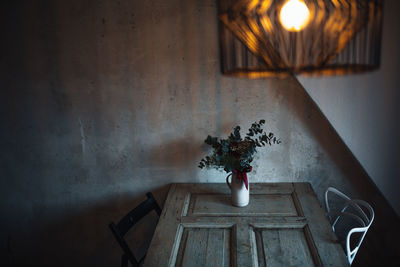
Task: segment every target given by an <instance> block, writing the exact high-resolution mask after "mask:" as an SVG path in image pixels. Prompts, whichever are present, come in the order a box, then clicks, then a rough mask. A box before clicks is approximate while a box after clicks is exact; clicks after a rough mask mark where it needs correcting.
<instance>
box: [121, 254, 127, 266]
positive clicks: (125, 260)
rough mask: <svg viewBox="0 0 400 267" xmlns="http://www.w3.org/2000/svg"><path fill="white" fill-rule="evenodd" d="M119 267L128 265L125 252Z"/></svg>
mask: <svg viewBox="0 0 400 267" xmlns="http://www.w3.org/2000/svg"><path fill="white" fill-rule="evenodd" d="M121 267H128V257H127V256H126V255H125V254H122V257H121Z"/></svg>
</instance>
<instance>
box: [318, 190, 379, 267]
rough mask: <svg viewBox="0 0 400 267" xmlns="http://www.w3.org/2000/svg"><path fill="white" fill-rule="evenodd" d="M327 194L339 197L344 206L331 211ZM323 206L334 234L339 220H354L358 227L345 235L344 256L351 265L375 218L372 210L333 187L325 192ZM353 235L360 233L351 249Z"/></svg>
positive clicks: (364, 203) (363, 202) (367, 205)
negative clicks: (345, 255)
mask: <svg viewBox="0 0 400 267" xmlns="http://www.w3.org/2000/svg"><path fill="white" fill-rule="evenodd" d="M328 193H333V194H335V195H336V196H338V197H340V199H341V200H343V201H344V205H343V206H342V207H341V208H340V209H337V210H332V209H331V206H330V205H329V201H328ZM325 206H326V210H327V215H328V217H329V219H330V220H331V224H332V230H333V231H334V232H335V233H336V226H337V223H338V221H339V219H341V218H342V219H343V218H345V217H347V218H351V219H354V220H355V221H356V222H357V224H358V225H359V226H358V227H354V228H352V229H350V230H349V232H348V233H347V235H346V245H345V246H346V254H347V260H348V261H349V263H350V265H351V264H352V262H353V260H354V258H355V257H356V254H357V252H358V249H359V248H360V245H361V243H362V241H363V240H364V237H365V235H366V234H367V231H368V229H369V227H370V226H371V224H372V222H373V220H374V217H375V213H374V210H373V208H372V207H371V206H370V205H369V204H368V203H367V202H365V201H363V200H358V199H350V198H349V197H348V196H346V195H345V194H343V193H342V192H340V191H339V190H337V189H336V188H333V187H329V188H328V189H327V190H326V191H325ZM366 212H367V213H368V214H367V213H366ZM355 233H360V234H361V237H359V239H358V241H357V242H356V243H355V244H356V245H355V247H354V248H353V249H352V248H351V242H350V241H351V236H352V235H353V234H355Z"/></svg>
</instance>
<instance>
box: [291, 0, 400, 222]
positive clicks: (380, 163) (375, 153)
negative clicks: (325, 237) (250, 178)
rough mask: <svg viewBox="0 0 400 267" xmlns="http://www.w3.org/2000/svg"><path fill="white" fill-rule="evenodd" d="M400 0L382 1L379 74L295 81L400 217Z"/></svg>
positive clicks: (305, 78) (300, 78)
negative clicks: (299, 84)
mask: <svg viewBox="0 0 400 267" xmlns="http://www.w3.org/2000/svg"><path fill="white" fill-rule="evenodd" d="M398 10H400V1H396V0H386V1H385V3H384V23H383V37H382V54H381V55H382V60H381V61H382V62H381V68H380V69H379V70H378V71H375V72H372V73H368V74H363V75H351V76H342V77H330V78H327V77H318V78H307V77H302V76H300V77H298V79H299V81H300V82H301V84H302V85H303V86H304V88H305V89H306V90H307V93H308V94H309V95H310V96H311V97H312V99H313V100H314V101H315V102H316V103H317V105H318V107H319V108H320V109H321V111H322V112H323V113H324V115H325V116H326V117H327V119H328V120H329V122H330V123H331V124H332V125H333V127H334V128H335V130H336V131H337V132H338V134H339V135H340V137H341V138H342V139H343V141H344V142H345V143H346V145H347V146H348V147H349V149H350V150H351V152H352V153H353V154H354V155H355V156H356V158H357V160H359V161H360V163H361V165H362V166H363V167H364V168H365V170H366V171H367V173H368V175H369V176H370V177H371V178H372V180H373V181H374V183H375V184H376V185H377V186H378V188H379V189H380V190H381V191H382V192H383V194H384V195H385V197H386V198H387V199H388V200H389V202H390V203H391V205H392V207H393V208H394V209H395V210H396V212H397V214H398V215H399V214H400V179H399V178H400V161H399V156H398V150H399V149H400V128H399V125H400V119H399V117H400V76H399V70H400V50H399V47H400V28H399V25H400V16H399V15H398Z"/></svg>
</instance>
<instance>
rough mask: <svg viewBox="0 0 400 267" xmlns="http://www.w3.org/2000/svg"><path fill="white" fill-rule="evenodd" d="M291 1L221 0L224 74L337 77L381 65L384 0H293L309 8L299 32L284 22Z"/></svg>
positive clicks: (220, 15) (221, 38) (255, 76)
mask: <svg viewBox="0 0 400 267" xmlns="http://www.w3.org/2000/svg"><path fill="white" fill-rule="evenodd" d="M289 1H293V0H237V1H234V0H220V2H219V18H220V21H221V22H222V25H221V27H220V45H221V62H222V64H221V68H222V72H223V73H224V74H231V75H235V76H245V77H251V78H258V77H269V76H284V75H288V74H298V73H302V74H309V75H320V74H323V75H337V74H350V73H359V72H365V71H371V70H374V69H377V68H379V65H380V50H381V49H380V48H381V31H382V27H381V26H382V5H383V0H347V1H346V0H294V1H297V2H301V3H302V4H304V6H306V7H307V9H308V17H307V21H306V24H305V26H303V28H301V29H300V30H298V29H297V30H295V29H292V30H288V29H287V28H286V27H285V26H284V24H283V22H282V18H281V16H282V14H281V13H282V12H281V11H282V9H283V7H284V6H285V4H287V3H288V2H289ZM296 16H297V14H296V13H294V14H292V15H291V17H289V18H296Z"/></svg>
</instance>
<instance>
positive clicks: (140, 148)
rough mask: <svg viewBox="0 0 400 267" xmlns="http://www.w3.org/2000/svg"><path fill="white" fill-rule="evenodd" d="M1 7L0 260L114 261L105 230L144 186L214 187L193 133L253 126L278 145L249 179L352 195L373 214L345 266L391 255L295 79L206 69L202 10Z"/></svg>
mask: <svg viewBox="0 0 400 267" xmlns="http://www.w3.org/2000/svg"><path fill="white" fill-rule="evenodd" d="M3 10H4V11H5V12H4V14H2V16H0V17H1V19H2V23H1V25H3V27H5V29H6V30H5V31H3V33H2V34H3V38H2V44H1V45H2V47H3V49H2V51H3V53H2V55H1V58H0V62H1V63H0V64H1V65H0V67H1V71H0V77H1V79H0V81H1V93H0V94H1V98H0V99H1V104H0V109H1V112H0V116H1V121H2V127H3V128H2V131H1V132H0V145H1V148H2V153H1V161H0V162H1V173H0V175H1V180H0V193H1V194H0V195H1V201H0V208H1V210H0V223H1V227H0V251H1V254H0V259H1V261H2V262H1V263H0V264H10V265H29V264H31V265H34V266H54V265H57V266H118V265H119V260H120V258H119V256H120V250H119V247H118V246H117V244H116V243H115V241H114V240H113V238H112V236H111V233H110V232H109V230H108V227H107V225H108V223H109V222H110V221H111V220H114V221H116V220H118V219H119V218H121V216H122V215H123V214H125V213H126V212H127V211H128V210H130V209H131V208H132V207H134V206H135V205H136V204H138V203H139V202H140V201H141V200H143V196H144V193H145V192H146V191H150V190H151V191H153V192H154V193H155V196H156V198H157V199H158V201H159V202H161V203H162V202H163V200H164V199H165V196H166V193H167V190H168V184H170V183H172V182H224V179H225V176H226V175H225V174H224V173H222V172H218V171H214V170H209V171H204V170H200V169H198V168H197V164H198V161H199V160H200V159H201V158H202V157H203V156H204V155H205V154H206V152H207V148H206V147H205V146H204V145H203V140H204V138H205V137H206V136H207V134H212V135H218V136H224V135H227V134H228V133H229V132H230V131H231V129H232V128H233V127H234V126H235V125H237V124H239V125H241V126H242V127H243V128H244V129H246V128H247V127H249V126H250V124H251V123H252V122H253V121H255V120H259V119H262V118H264V119H266V121H267V127H266V128H267V130H271V131H273V132H274V133H276V134H277V135H278V136H279V137H280V138H281V139H282V141H283V142H282V144H281V145H279V146H274V147H272V148H268V149H265V150H263V151H262V152H260V153H259V154H258V156H257V159H256V161H255V164H254V171H253V172H252V173H251V174H250V182H256V181H259V182H272V181H309V182H311V183H312V185H313V187H314V189H315V191H316V192H317V194H318V197H319V198H320V199H321V196H322V192H323V190H324V189H325V188H326V187H327V186H328V185H332V186H336V187H338V188H340V189H342V190H343V191H344V192H346V193H348V194H351V195H353V196H357V197H361V198H364V199H366V200H368V201H370V202H371V203H372V204H373V205H374V207H377V213H378V214H377V215H378V216H377V217H378V219H377V221H376V224H375V225H374V228H373V229H371V234H370V235H369V237H368V238H369V240H370V241H369V242H368V243H369V244H371V245H370V246H371V250H366V249H364V251H362V252H360V258H359V259H360V260H359V261H360V264H361V265H359V266H366V265H362V263H363V262H364V263H365V262H369V263H373V262H381V263H382V262H385V260H386V262H389V263H390V262H391V256H393V255H395V253H397V251H396V246H393V245H392V240H393V237H394V234H393V231H385V232H383V229H390V226H392V225H393V224H394V225H396V223H398V219H397V218H396V217H395V215H394V213H393V211H392V210H391V209H390V207H388V205H387V203H386V202H385V200H384V198H383V197H382V196H381V195H380V194H379V192H378V191H376V190H375V188H374V186H373V184H372V183H370V182H369V178H368V175H367V174H366V173H365V172H364V170H363V168H362V167H361V166H360V165H359V164H358V161H357V160H356V159H355V158H354V157H353V155H352V153H350V151H349V150H348V149H347V147H346V146H345V145H344V143H343V142H342V141H341V139H340V138H339V136H338V135H337V134H336V132H335V131H334V129H333V128H332V127H331V125H330V124H329V122H328V121H327V120H326V119H325V117H324V116H323V115H322V113H321V112H320V110H319V109H318V107H317V106H316V105H315V103H314V102H313V101H312V99H311V98H309V96H308V95H307V93H306V92H305V91H304V90H303V88H302V86H301V85H300V84H299V83H298V82H297V80H296V79H295V78H294V77H289V78H287V79H262V80H246V79H237V78H230V77H224V76H222V75H221V74H220V71H219V51H218V39H217V36H218V33H217V28H218V27H217V17H216V13H217V10H216V2H215V1H213V0H207V1H195V0H189V1H188V0H171V1H161V0H155V1H35V2H34V1H26V2H19V3H11V4H8V6H6V7H4V8H3ZM149 221H150V220H149ZM145 229H146V230H147V229H148V228H146V227H145ZM135 238H136V239H138V240H139V241H141V240H144V239H146V234H144V233H142V234H141V235H139V236H136V237H135ZM382 246H383V247H382ZM386 247H387V248H386ZM383 248H385V249H383ZM372 249H373V251H374V253H373V254H371V253H369V252H370V251H372ZM138 250H139V251H142V250H141V248H138ZM370 256H373V257H370ZM55 263H56V264H55ZM386 266H388V264H387V265H386Z"/></svg>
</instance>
